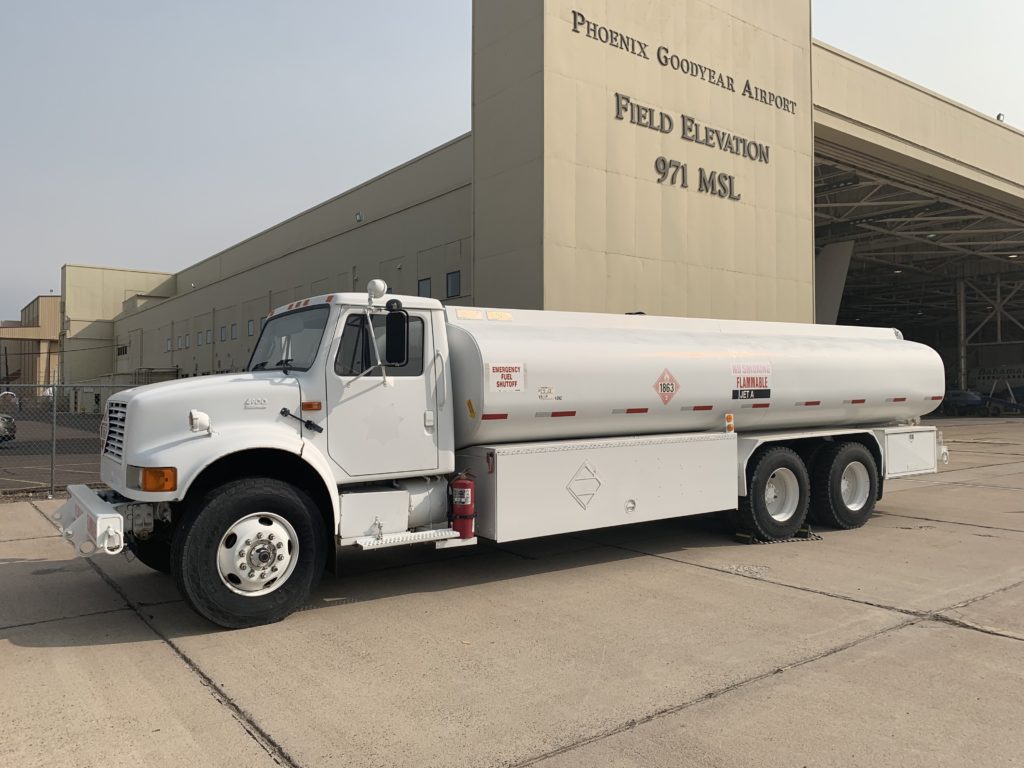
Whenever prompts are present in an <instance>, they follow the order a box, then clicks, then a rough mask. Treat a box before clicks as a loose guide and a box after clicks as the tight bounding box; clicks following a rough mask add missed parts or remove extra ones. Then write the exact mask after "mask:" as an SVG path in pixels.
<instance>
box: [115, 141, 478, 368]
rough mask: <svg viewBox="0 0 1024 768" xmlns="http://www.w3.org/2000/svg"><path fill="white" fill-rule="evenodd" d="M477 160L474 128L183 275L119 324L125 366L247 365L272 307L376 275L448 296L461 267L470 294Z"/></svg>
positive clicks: (120, 364) (359, 284) (358, 284)
mask: <svg viewBox="0 0 1024 768" xmlns="http://www.w3.org/2000/svg"><path fill="white" fill-rule="evenodd" d="M471 167H472V142H471V139H470V138H469V137H468V136H464V137H461V138H460V139H457V140H456V141H454V142H451V143H449V144H447V145H445V146H443V147H440V148H438V149H437V150H435V151H433V152H431V153H429V154H427V155H425V156H423V157H422V158H418V159H417V160H415V161H413V162H411V163H408V164H406V165H404V166H401V167H400V168H398V169H395V170H394V171H392V172H391V173H389V174H386V175H385V176H382V177H380V178H379V179H377V180H375V181H373V182H369V183H367V184H364V185H361V186H360V187H357V188H356V189H354V190H351V191H349V192H346V193H345V194H343V195H340V196H338V197H336V198H334V199H332V200H330V201H328V202H327V203H324V204H323V205H321V206H318V207H317V208H314V209H313V210H311V211H309V212H307V213H305V214H302V215H300V216H297V217H294V218H292V219H289V220H288V221H287V222H284V223H283V224H281V225H279V226H277V227H274V228H271V229H270V230H267V231H266V232H265V233H263V234H261V235H259V236H257V237H254V238H250V239H249V240H246V241H245V242H243V243H240V244H239V245H237V246H234V247H233V248H230V249H228V250H227V251H224V252H223V253H222V254H218V255H217V256H215V257H212V258H210V259H207V260H206V261H203V262H200V263H199V264H197V265H195V266H194V267H190V268H189V269H187V270H185V271H184V272H182V273H179V274H178V275H177V276H176V283H177V286H178V288H180V291H179V292H178V294H177V295H175V296H174V297H172V298H169V299H167V300H165V301H161V302H148V303H143V304H141V306H140V308H139V309H138V310H136V311H132V312H129V313H125V314H122V315H121V316H119V317H118V318H117V319H116V320H115V321H114V323H113V325H114V329H113V333H114V337H115V338H116V340H117V346H118V347H120V348H121V349H122V351H123V354H121V355H119V356H117V358H116V368H115V372H116V373H118V374H126V373H131V372H133V371H136V370H139V369H167V368H177V369H178V370H179V371H180V372H181V373H182V374H184V375H190V376H191V375H197V374H206V373H215V372H218V371H233V370H239V369H241V368H242V367H243V366H244V365H245V364H246V363H247V362H248V359H249V356H250V354H251V352H252V348H253V345H254V344H255V342H256V340H257V337H258V336H259V332H260V322H261V320H262V319H263V318H265V317H266V316H267V313H268V312H269V311H270V310H271V309H273V308H275V307H280V306H281V305H283V304H287V303H288V302H290V301H294V300H295V299H300V298H305V297H308V296H312V295H318V294H323V293H330V292H335V291H352V290H360V291H361V290H364V289H365V286H366V283H367V281H369V280H371V279H373V278H375V277H378V276H383V277H384V278H385V279H386V280H387V281H388V283H389V285H391V287H392V288H393V290H394V291H395V292H396V293H410V294H416V293H417V285H418V282H419V280H420V279H421V278H429V279H430V281H431V289H432V296H433V297H434V298H438V299H442V300H446V299H448V298H449V297H448V296H447V294H446V292H445V277H446V274H447V273H448V272H451V271H458V272H460V274H461V278H462V279H461V283H462V289H463V292H462V294H460V296H459V297H452V298H453V300H455V301H463V302H464V301H468V300H469V298H470V297H469V290H470V288H469V286H470V285H471V277H472V255H473V249H472V243H471V231H472V222H471V210H472V200H471V194H472V192H471V188H470V180H471ZM356 213H359V214H360V216H361V220H360V221H357V220H356ZM219 275H224V276H223V277H220V276H219ZM192 283H195V285H196V287H195V288H192V287H191V285H192Z"/></svg>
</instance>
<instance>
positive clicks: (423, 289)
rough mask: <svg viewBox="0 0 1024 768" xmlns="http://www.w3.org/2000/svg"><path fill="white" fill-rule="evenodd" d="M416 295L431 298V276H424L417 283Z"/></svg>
mask: <svg viewBox="0 0 1024 768" xmlns="http://www.w3.org/2000/svg"><path fill="white" fill-rule="evenodd" d="M416 295H417V296H425V297H427V298H428V299H429V298H430V278H429V277H422V278H420V281H419V283H417V285H416Z"/></svg>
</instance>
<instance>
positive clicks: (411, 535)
mask: <svg viewBox="0 0 1024 768" xmlns="http://www.w3.org/2000/svg"><path fill="white" fill-rule="evenodd" d="M457 538H459V532H458V531H453V530H452V529H451V528H442V529H440V530H437V531H403V532H402V533H385V534H382V535H380V536H361V537H359V538H358V539H356V541H355V543H356V546H358V547H359V548H360V549H384V548H385V547H401V546H404V545H406V544H422V543H425V542H428V541H435V542H437V545H438V546H442V545H443V544H444V542H446V541H448V540H450V539H457ZM466 541H469V539H466ZM473 543H474V544H475V543H476V539H475V538H474V539H473Z"/></svg>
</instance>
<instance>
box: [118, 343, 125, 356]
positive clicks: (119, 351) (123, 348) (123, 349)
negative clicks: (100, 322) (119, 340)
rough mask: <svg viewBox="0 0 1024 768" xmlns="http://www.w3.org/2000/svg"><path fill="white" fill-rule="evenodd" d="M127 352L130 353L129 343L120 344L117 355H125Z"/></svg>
mask: <svg viewBox="0 0 1024 768" xmlns="http://www.w3.org/2000/svg"><path fill="white" fill-rule="evenodd" d="M127 354H128V345H127V344H122V345H121V346H119V347H118V348H117V356H118V357H124V356H125V355H127Z"/></svg>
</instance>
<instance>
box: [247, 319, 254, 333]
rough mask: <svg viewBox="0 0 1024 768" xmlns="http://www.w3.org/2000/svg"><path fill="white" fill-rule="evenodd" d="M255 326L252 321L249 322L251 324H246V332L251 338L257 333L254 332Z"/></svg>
mask: <svg viewBox="0 0 1024 768" xmlns="http://www.w3.org/2000/svg"><path fill="white" fill-rule="evenodd" d="M254 326H255V323H254V322H253V321H252V320H250V321H249V322H248V323H247V324H246V326H245V330H246V333H247V334H248V335H249V336H252V335H253V333H255V331H254V328H253V327H254Z"/></svg>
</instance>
